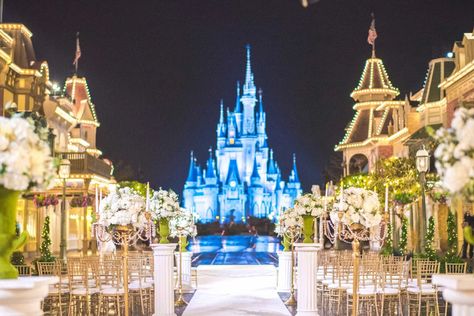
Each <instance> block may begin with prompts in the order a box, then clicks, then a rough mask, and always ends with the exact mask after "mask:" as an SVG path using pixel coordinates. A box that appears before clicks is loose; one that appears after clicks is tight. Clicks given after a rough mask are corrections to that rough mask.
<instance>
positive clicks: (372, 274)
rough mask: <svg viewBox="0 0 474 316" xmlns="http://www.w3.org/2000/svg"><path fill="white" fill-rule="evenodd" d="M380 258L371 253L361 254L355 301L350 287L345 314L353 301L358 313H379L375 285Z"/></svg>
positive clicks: (376, 284)
mask: <svg viewBox="0 0 474 316" xmlns="http://www.w3.org/2000/svg"><path fill="white" fill-rule="evenodd" d="M379 270H380V259H379V256H375V255H373V254H371V255H368V256H363V257H362V260H361V261H360V270H359V289H358V292H357V302H354V299H353V298H354V295H353V289H352V287H351V288H349V289H347V300H346V310H347V315H349V311H350V310H352V308H353V305H354V303H356V304H357V306H358V308H359V309H358V310H359V313H362V312H363V313H364V314H367V315H372V310H373V311H374V312H375V315H379V309H378V304H377V293H378V292H377V286H378V282H379Z"/></svg>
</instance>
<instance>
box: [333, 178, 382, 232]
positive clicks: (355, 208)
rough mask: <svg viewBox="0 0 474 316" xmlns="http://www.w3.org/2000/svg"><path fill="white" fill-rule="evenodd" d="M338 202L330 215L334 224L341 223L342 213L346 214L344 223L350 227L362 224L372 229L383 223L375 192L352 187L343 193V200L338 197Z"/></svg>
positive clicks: (343, 218)
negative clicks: (340, 216)
mask: <svg viewBox="0 0 474 316" xmlns="http://www.w3.org/2000/svg"><path fill="white" fill-rule="evenodd" d="M336 201H337V202H336V203H335V204H334V208H333V209H332V211H331V213H330V218H331V221H332V222H333V223H335V222H338V221H339V212H340V211H342V212H343V213H344V215H343V217H342V222H343V223H344V224H345V225H348V226H350V225H352V224H360V225H362V226H364V227H367V228H370V227H374V226H377V225H379V224H380V222H381V221H382V214H381V212H380V202H379V198H378V196H377V193H375V192H374V191H370V190H366V189H362V188H354V187H350V188H348V189H345V190H344V191H343V193H342V199H341V195H338V196H337V198H336Z"/></svg>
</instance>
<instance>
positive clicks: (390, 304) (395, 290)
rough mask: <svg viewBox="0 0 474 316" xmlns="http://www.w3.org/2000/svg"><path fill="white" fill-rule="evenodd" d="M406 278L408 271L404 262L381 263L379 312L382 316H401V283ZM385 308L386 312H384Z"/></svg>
mask: <svg viewBox="0 0 474 316" xmlns="http://www.w3.org/2000/svg"><path fill="white" fill-rule="evenodd" d="M407 277H408V269H407V268H406V263H405V262H404V261H400V260H396V261H395V262H390V263H383V264H382V266H381V271H380V288H379V291H378V292H379V294H380V312H381V314H382V315H394V314H393V312H394V311H395V310H396V312H397V313H396V315H403V306H402V294H403V288H402V282H403V281H404V280H406V278H407ZM385 307H387V311H385Z"/></svg>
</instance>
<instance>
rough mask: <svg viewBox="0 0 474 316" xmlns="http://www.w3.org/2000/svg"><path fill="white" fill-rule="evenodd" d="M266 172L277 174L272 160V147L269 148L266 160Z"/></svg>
mask: <svg viewBox="0 0 474 316" xmlns="http://www.w3.org/2000/svg"><path fill="white" fill-rule="evenodd" d="M267 173H268V174H278V171H277V169H276V166H275V161H274V160H273V149H270V160H269V161H268V170H267Z"/></svg>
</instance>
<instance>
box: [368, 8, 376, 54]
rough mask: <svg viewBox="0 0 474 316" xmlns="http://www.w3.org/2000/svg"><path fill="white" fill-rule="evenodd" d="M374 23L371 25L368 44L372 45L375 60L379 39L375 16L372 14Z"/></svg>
mask: <svg viewBox="0 0 474 316" xmlns="http://www.w3.org/2000/svg"><path fill="white" fill-rule="evenodd" d="M371 16H372V22H371V23H370V28H369V35H368V36H367V42H368V43H369V44H370V45H372V58H375V40H376V39H377V31H376V30H375V15H374V13H373V12H372V14H371Z"/></svg>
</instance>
